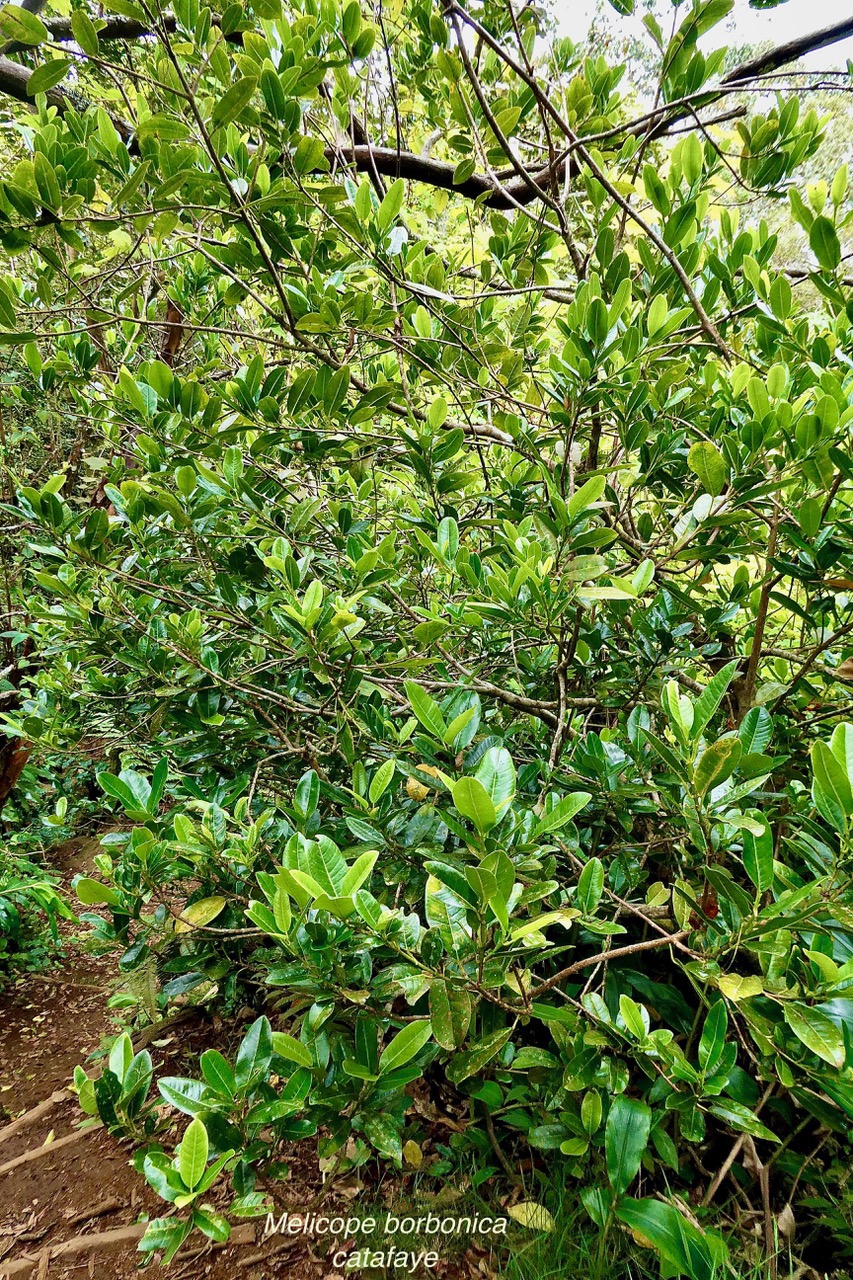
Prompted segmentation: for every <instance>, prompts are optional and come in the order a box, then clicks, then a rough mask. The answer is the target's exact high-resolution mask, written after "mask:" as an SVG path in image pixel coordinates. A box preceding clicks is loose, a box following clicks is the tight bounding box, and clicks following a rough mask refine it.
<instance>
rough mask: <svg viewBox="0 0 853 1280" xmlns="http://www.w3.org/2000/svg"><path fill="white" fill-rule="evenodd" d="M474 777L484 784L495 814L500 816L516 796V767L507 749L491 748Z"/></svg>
mask: <svg viewBox="0 0 853 1280" xmlns="http://www.w3.org/2000/svg"><path fill="white" fill-rule="evenodd" d="M474 777H475V778H476V779H477V781H478V782H480V783H482V785H483V787H484V789H485V791H486V792H487V794H488V796H489V798H490V800H491V801H492V804H493V805H494V807H495V813H497V814H498V815H500V814H501V813H502V812H503V811H504V810H505V809H506V808H507V806H508V805H509V804H511V803H512V799H513V796H514V795H515V765H514V764H513V762H512V756H511V755H510V754H509V752H508V751H507V749H506V747H489V749H488V751H487V752H486V754H485V755H484V756H483V758H482V760H481V761H480V763H479V765H478V766H477V772H476V773H475V774H474Z"/></svg>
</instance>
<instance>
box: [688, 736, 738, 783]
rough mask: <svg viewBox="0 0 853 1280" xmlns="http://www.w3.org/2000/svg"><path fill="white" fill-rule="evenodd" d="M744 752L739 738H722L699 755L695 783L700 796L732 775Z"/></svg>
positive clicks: (694, 775) (694, 776) (694, 774)
mask: <svg viewBox="0 0 853 1280" xmlns="http://www.w3.org/2000/svg"><path fill="white" fill-rule="evenodd" d="M742 754H743V747H742V745H741V742H740V739H739V738H721V739H720V740H719V742H713V743H712V744H711V746H710V747H707V748H706V749H705V750H704V751H703V752H702V754H701V756H700V757H699V760H698V762H697V764H696V768H695V770H694V772H693V784H694V786H695V787H696V790H697V792H698V794H699V795H700V796H704V795H705V794H706V793H707V792H708V791H713V789H714V787H718V786H719V785H720V784H721V783H722V782H725V780H726V778H729V777H731V775H732V774H733V773H734V771H735V769H736V768H737V765H738V761H739V760H740V758H741V756H742Z"/></svg>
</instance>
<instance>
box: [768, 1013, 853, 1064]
mask: <svg viewBox="0 0 853 1280" xmlns="http://www.w3.org/2000/svg"><path fill="white" fill-rule="evenodd" d="M782 1013H783V1014H784V1017H785V1021H786V1022H787V1024H788V1026H789V1027H790V1028H791V1030H792V1031H793V1033H794V1035H795V1036H796V1037H797V1039H798V1040H801V1041H802V1042H803V1044H804V1045H805V1046H806V1048H807V1049H811V1051H812V1053H816V1054H817V1056H818V1057H819V1058H822V1059H823V1061H824V1062H828V1063H829V1064H830V1066H832V1067H836V1068H837V1069H838V1070H839V1071H840V1070H841V1068H842V1067H843V1066H844V1061H845V1056H846V1055H845V1049H844V1037H843V1036H842V1034H841V1030H840V1028H839V1027H837V1026H836V1025H835V1023H834V1022H833V1021H832V1019H831V1018H828V1017H827V1016H826V1014H825V1013H821V1011H820V1009H812V1008H810V1007H809V1005H807V1004H801V1003H799V1002H798V1001H797V1002H795V1001H789V1000H785V1001H783V1003H782Z"/></svg>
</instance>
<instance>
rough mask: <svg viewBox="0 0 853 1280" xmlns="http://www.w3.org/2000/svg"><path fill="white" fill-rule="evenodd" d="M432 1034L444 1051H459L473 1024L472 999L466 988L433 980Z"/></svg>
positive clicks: (430, 992)
mask: <svg viewBox="0 0 853 1280" xmlns="http://www.w3.org/2000/svg"><path fill="white" fill-rule="evenodd" d="M429 1014H430V1021H431V1023H432V1032H433V1035H434V1036H435V1038H436V1040H437V1041H438V1043H439V1044H440V1045H441V1047H442V1049H448V1050H453V1049H458V1048H459V1047H460V1045H462V1044H463V1043H464V1041H465V1037H466V1035H467V1034H468V1027H469V1025H470V1022H471V997H470V996H469V995H468V992H467V991H466V990H465V988H464V987H456V986H453V984H452V983H450V982H447V981H446V980H445V979H444V978H433V980H432V983H431V985H430V989H429Z"/></svg>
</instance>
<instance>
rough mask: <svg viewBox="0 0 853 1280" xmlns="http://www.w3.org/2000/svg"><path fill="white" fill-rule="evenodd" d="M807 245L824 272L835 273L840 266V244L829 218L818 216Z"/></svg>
mask: <svg viewBox="0 0 853 1280" xmlns="http://www.w3.org/2000/svg"><path fill="white" fill-rule="evenodd" d="M809 244H810V245H811V249H812V253H813V254H814V256H815V257H816V258H817V260H818V262H819V263H820V265H821V266H822V267H823V269H824V271H835V270H836V269H837V268H838V267H839V266H840V265H841V242H840V241H839V239H838V232H837V231H836V230H835V227H834V226H833V225H832V223H831V222H830V220H829V218H825V217H823V215H819V216H818V217H817V218H815V220H814V222H813V223H812V226H811V231H810V232H809Z"/></svg>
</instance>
